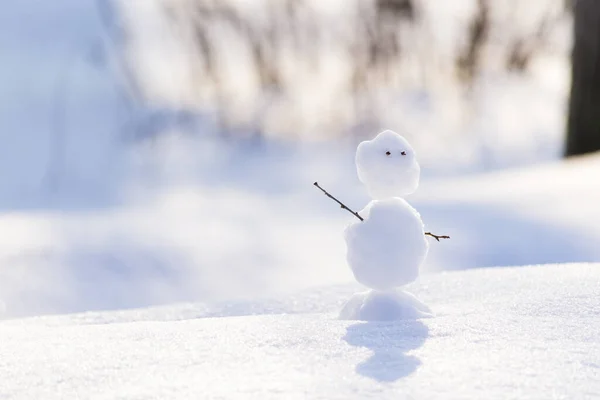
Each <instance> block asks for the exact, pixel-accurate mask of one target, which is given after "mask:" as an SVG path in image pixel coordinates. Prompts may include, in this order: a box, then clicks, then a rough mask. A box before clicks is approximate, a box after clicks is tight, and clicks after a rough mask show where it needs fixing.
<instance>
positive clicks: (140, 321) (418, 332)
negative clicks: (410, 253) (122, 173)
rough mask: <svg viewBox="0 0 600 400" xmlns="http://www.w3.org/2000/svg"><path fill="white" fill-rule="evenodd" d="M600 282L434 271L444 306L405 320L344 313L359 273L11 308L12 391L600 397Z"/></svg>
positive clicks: (6, 365)
mask: <svg viewBox="0 0 600 400" xmlns="http://www.w3.org/2000/svg"><path fill="white" fill-rule="evenodd" d="M599 283H600V265H598V264H569V265H547V266H533V267H515V268H486V269H479V270H470V271H457V272H449V273H440V274H435V275H428V276H426V277H425V276H423V277H422V280H421V282H420V283H419V284H418V285H414V286H411V287H410V290H411V291H412V292H413V293H415V295H417V296H418V297H419V298H420V299H422V300H423V301H425V302H426V303H427V304H430V305H431V306H432V308H433V309H434V310H435V314H436V316H435V317H434V318H423V319H405V320H402V321H393V322H357V321H342V320H339V319H338V318H337V312H335V310H336V309H337V307H338V304H339V302H340V301H343V300H344V299H346V298H347V297H348V295H349V293H351V292H352V291H355V290H356V287H355V286H352V287H347V288H346V287H328V288H324V289H323V290H321V291H319V292H312V293H306V295H305V296H300V297H288V296H283V297H281V298H280V299H279V302H276V303H273V302H271V301H265V302H262V303H260V302H257V303H253V304H251V303H246V304H245V305H244V304H241V305H240V306H239V307H231V308H222V307H220V306H218V307H217V306H211V305H210V304H208V305H206V308H205V309H204V310H202V307H201V305H200V304H198V305H185V304H184V305H180V306H179V305H173V306H169V307H160V308H148V309H139V310H129V311H115V312H95V313H85V314H75V315H61V316H47V317H39V318H28V319H22V320H11V321H4V322H0V343H1V345H0V377H2V379H0V398H2V399H22V400H28V399H32V400H33V399H45V400H54V399H75V398H84V399H114V398H119V399H165V398H168V399H218V398H221V399H251V400H252V399H261V400H269V399H281V398H286V399H316V400H318V399H327V400H336V399H344V400H348V399H384V400H385V399H394V400H396V399H432V400H435V399H444V400H447V399H493V400H495V399H517V398H519V399H524V398H528V399H582V400H588V399H594V398H597V394H598V393H600V379H599V378H600V365H599V363H598V360H599V359H600V336H599V335H598V330H599V329H600V312H599V310H600V297H599V296H598V287H599V286H598V285H599ZM286 302H287V304H288V305H287V306H285V305H283V304H284V303H286ZM252 314H259V315H252ZM233 315H235V316H236V317H235V318H230V316H233ZM215 317H218V318H215Z"/></svg>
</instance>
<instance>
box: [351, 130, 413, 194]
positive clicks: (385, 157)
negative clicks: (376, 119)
mask: <svg viewBox="0 0 600 400" xmlns="http://www.w3.org/2000/svg"><path fill="white" fill-rule="evenodd" d="M356 168H357V172H358V178H359V179H360V181H361V182H362V183H363V184H364V185H365V186H366V187H367V190H368V192H369V194H370V195H371V197H372V198H374V199H385V198H389V197H403V196H406V195H408V194H411V193H413V192H414V191H415V190H417V187H418V186H419V176H420V173H421V168H420V167H419V163H418V162H417V158H416V155H415V151H414V150H413V148H412V147H411V145H410V144H409V143H408V141H407V140H406V139H405V138H403V137H402V136H400V135H399V134H397V133H396V132H393V131H391V130H385V131H383V132H381V133H379V134H378V135H377V136H376V137H375V138H374V139H373V140H365V141H364V142H361V143H360V144H359V145H358V148H357V149H356Z"/></svg>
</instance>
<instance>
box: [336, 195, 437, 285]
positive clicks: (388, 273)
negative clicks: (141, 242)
mask: <svg viewBox="0 0 600 400" xmlns="http://www.w3.org/2000/svg"><path fill="white" fill-rule="evenodd" d="M359 214H360V215H361V216H362V217H363V218H364V221H358V220H357V221H356V222H353V223H351V224H350V225H349V226H348V227H347V228H346V230H345V231H344V236H345V239H346V249H347V252H346V259H347V262H348V265H349V266H350V268H351V269H352V272H353V274H354V277H355V278H356V280H357V281H358V282H359V283H361V284H363V285H365V286H367V287H369V288H372V289H377V290H388V289H391V288H394V287H398V286H402V285H405V284H407V283H410V282H412V281H414V280H415V279H417V276H418V275H419V268H420V266H421V264H422V263H423V261H424V260H425V257H426V256H427V252H428V250H429V243H428V242H427V240H426V238H425V232H424V227H423V222H422V221H421V217H420V215H419V213H418V212H417V210H415V209H414V208H413V207H411V206H410V205H409V204H408V203H407V202H406V201H405V200H404V199H401V198H397V197H395V198H391V199H387V200H374V201H371V202H370V203H369V204H368V205H367V207H365V209H363V210H361V211H360V213H359Z"/></svg>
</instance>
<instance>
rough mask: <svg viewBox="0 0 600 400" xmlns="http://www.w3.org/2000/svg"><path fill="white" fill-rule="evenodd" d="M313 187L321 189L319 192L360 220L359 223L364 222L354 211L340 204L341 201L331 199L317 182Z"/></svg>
mask: <svg viewBox="0 0 600 400" xmlns="http://www.w3.org/2000/svg"><path fill="white" fill-rule="evenodd" d="M313 185H315V186H316V187H318V188H319V189H321V191H322V192H323V193H325V196H327V197H329V198H330V199H331V200H333V201H335V202H336V203H338V204H339V205H340V206H341V207H342V208H343V209H344V210H346V211H348V212H349V213H350V214H352V215H354V216H355V217H356V218H358V219H360V220H361V221H364V219H363V217H361V216H360V215H359V214H358V213H357V212H356V211H352V210H351V209H349V208H348V207H347V206H346V205H345V204H344V203H342V202H341V201H339V200H338V199H336V198H335V197H333V196H332V195H330V194H329V193H328V192H327V190H325V189H323V188H322V187H321V186H319V183H318V182H315V183H313Z"/></svg>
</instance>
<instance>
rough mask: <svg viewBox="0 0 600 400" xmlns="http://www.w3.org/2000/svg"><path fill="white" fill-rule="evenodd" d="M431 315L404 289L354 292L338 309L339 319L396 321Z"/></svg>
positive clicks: (425, 306) (429, 310) (426, 308)
mask: <svg viewBox="0 0 600 400" xmlns="http://www.w3.org/2000/svg"><path fill="white" fill-rule="evenodd" d="M429 316H433V314H432V312H431V309H430V308H429V307H427V305H425V304H423V303H422V302H421V301H420V300H419V299H417V298H416V297H415V296H414V295H413V294H411V293H409V292H407V291H404V290H390V291H387V292H379V291H376V290H368V291H366V292H361V293H355V294H354V295H353V296H352V298H351V299H350V300H348V302H347V303H346V304H344V307H343V308H342V311H340V319H347V320H361V321H396V320H401V319H415V318H422V317H429Z"/></svg>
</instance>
